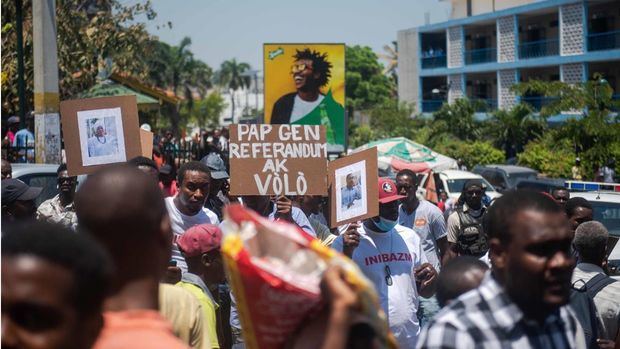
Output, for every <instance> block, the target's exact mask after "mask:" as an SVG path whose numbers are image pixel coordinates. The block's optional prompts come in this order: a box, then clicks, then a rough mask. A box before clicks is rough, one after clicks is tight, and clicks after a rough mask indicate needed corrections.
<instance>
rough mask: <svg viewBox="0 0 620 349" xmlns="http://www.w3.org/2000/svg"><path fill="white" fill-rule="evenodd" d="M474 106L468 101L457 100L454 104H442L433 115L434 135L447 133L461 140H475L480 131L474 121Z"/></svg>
mask: <svg viewBox="0 0 620 349" xmlns="http://www.w3.org/2000/svg"><path fill="white" fill-rule="evenodd" d="M475 111H476V105H475V104H474V103H472V102H470V101H469V100H468V99H465V98H459V99H457V100H456V101H454V103H444V105H442V106H441V108H440V109H439V110H438V111H436V112H435V113H434V114H433V118H434V120H435V123H436V125H434V126H435V128H436V131H435V132H436V133H442V132H447V133H450V134H451V135H453V136H454V137H456V138H458V139H461V140H470V141H473V140H477V139H479V138H480V137H481V136H482V129H481V128H480V125H479V123H477V122H476V120H475V119H474V113H475Z"/></svg>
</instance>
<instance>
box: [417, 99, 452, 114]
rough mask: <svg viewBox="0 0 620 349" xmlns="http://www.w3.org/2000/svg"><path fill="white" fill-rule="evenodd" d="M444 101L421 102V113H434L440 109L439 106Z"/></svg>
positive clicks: (429, 100) (430, 100) (428, 100)
mask: <svg viewBox="0 0 620 349" xmlns="http://www.w3.org/2000/svg"><path fill="white" fill-rule="evenodd" d="M445 102H446V101H445V100H444V99H427V100H423V101H422V112H423V113H434V112H436V111H438V110H439V109H441V106H442V105H443V104H444V103H445Z"/></svg>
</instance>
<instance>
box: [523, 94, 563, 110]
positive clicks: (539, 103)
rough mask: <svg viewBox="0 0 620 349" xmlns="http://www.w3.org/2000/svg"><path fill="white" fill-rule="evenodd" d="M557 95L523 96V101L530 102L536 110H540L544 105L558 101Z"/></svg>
mask: <svg viewBox="0 0 620 349" xmlns="http://www.w3.org/2000/svg"><path fill="white" fill-rule="evenodd" d="M557 100H558V98H557V97H544V96H529V97H521V102H523V103H527V104H529V105H530V106H531V107H532V109H534V110H535V111H540V110H541V109H542V108H543V107H544V106H547V105H549V104H551V103H552V102H554V101H557Z"/></svg>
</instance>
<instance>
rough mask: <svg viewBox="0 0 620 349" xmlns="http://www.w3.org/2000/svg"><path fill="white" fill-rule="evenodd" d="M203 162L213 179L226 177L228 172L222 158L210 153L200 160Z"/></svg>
mask: <svg viewBox="0 0 620 349" xmlns="http://www.w3.org/2000/svg"><path fill="white" fill-rule="evenodd" d="M200 161H201V162H202V163H203V164H205V165H207V167H208V168H209V169H210V170H211V178H213V179H225V178H228V172H226V165H225V164H224V160H222V158H221V157H220V156H219V155H218V154H216V153H211V154H209V155H207V156H205V157H204V158H202V159H201V160H200Z"/></svg>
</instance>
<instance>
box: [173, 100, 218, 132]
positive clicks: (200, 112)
mask: <svg viewBox="0 0 620 349" xmlns="http://www.w3.org/2000/svg"><path fill="white" fill-rule="evenodd" d="M225 108H226V102H225V101H224V98H222V95H220V94H219V93H218V92H212V93H210V94H209V95H207V96H206V97H205V98H203V99H201V100H198V101H195V102H194V105H193V108H191V109H189V107H188V106H184V108H183V109H182V110H181V115H183V116H184V118H185V119H188V120H189V121H193V122H195V123H196V124H197V125H198V127H200V128H213V127H215V126H217V125H218V124H219V121H220V115H221V114H222V112H223V111H224V109H225Z"/></svg>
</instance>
